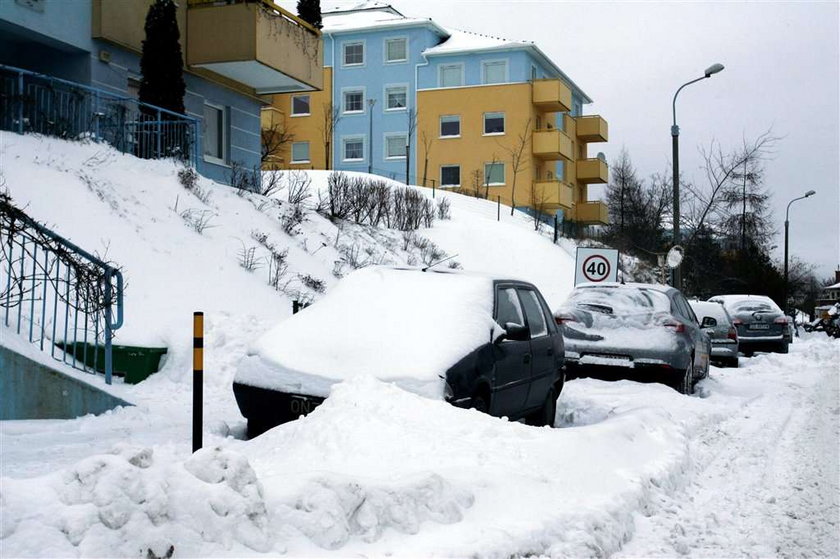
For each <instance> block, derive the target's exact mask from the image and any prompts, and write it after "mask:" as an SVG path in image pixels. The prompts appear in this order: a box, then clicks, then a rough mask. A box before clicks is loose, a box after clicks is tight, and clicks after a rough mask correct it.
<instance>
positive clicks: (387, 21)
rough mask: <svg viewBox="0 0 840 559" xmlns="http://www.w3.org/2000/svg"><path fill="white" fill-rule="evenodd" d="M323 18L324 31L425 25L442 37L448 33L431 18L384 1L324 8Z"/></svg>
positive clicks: (342, 31)
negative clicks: (403, 11)
mask: <svg viewBox="0 0 840 559" xmlns="http://www.w3.org/2000/svg"><path fill="white" fill-rule="evenodd" d="M321 19H322V22H323V24H324V27H323V29H322V30H321V31H323V32H324V33H345V32H351V31H366V30H371V29H380V28H394V27H414V26H425V27H429V28H431V29H432V31H434V32H436V33H437V34H438V35H440V36H441V37H446V36H447V33H446V30H444V29H443V28H442V27H441V26H439V25H438V24H437V23H435V22H434V21H432V20H431V19H430V18H419V17H407V16H404V15H403V14H401V13H400V12H398V11H397V10H395V9H394V8H392V7H391V6H389V5H388V4H385V3H383V2H370V1H368V2H364V1H363V2H357V3H356V4H353V5H351V6H350V7H348V6H347V5H346V4H345V5H339V6H335V7H334V8H333V9H331V10H327V9H322V11H321Z"/></svg>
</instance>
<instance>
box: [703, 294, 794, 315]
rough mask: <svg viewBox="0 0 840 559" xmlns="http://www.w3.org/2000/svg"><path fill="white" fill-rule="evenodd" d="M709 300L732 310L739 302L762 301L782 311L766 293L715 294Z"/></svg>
mask: <svg viewBox="0 0 840 559" xmlns="http://www.w3.org/2000/svg"><path fill="white" fill-rule="evenodd" d="M709 301H710V302H712V303H721V304H723V306H724V307H726V308H727V309H730V310H731V309H734V308H735V307H736V306H738V305H739V304H744V303H749V302H754V303H762V304H766V305H769V306H770V308H772V309H774V310H778V311H779V312H781V309H779V307H778V305H776V302H775V301H774V300H773V299H771V298H770V297H767V296H766V295H715V296H714V297H712V298H710V299H709Z"/></svg>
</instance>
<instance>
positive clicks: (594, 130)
mask: <svg viewBox="0 0 840 559" xmlns="http://www.w3.org/2000/svg"><path fill="white" fill-rule="evenodd" d="M575 120H576V121H577V137H578V140H580V141H582V142H606V141H607V138H608V134H609V132H608V127H607V121H606V120H604V119H603V118H601V117H600V116H599V115H588V116H579V117H577V118H576V119H575Z"/></svg>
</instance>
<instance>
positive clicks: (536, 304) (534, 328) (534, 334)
mask: <svg viewBox="0 0 840 559" xmlns="http://www.w3.org/2000/svg"><path fill="white" fill-rule="evenodd" d="M517 291H519V296H520V297H521V298H522V306H523V307H524V308H525V317H526V318H527V319H528V327H529V328H530V329H531V338H539V337H541V336H545V335H546V334H548V327H547V326H546V325H545V315H544V314H543V312H542V308H540V300H539V299H538V298H537V294H536V293H534V292H533V291H532V290H530V289H517Z"/></svg>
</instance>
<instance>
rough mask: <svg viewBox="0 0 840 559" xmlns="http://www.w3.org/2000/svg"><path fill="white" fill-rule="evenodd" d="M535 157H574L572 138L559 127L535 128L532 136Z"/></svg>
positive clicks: (549, 159)
mask: <svg viewBox="0 0 840 559" xmlns="http://www.w3.org/2000/svg"><path fill="white" fill-rule="evenodd" d="M532 145H533V147H532V152H533V154H534V157H536V158H538V159H543V160H547V161H558V160H560V159H568V160H571V159H572V140H571V139H570V138H569V137H568V136H567V135H566V134H565V133H564V132H563V131H562V130H559V129H557V128H552V129H549V130H545V129H543V130H534V134H533V137H532Z"/></svg>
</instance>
